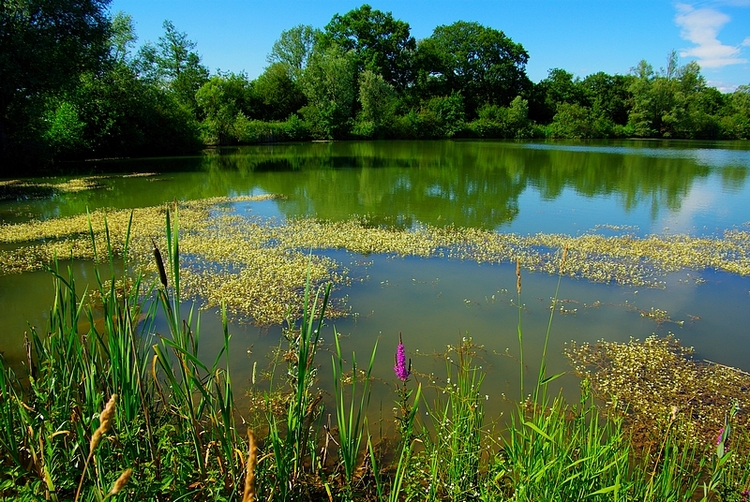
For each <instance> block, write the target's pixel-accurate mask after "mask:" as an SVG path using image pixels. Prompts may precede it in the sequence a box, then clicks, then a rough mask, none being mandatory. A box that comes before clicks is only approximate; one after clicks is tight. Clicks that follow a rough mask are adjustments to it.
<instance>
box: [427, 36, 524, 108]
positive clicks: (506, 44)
mask: <svg viewBox="0 0 750 502" xmlns="http://www.w3.org/2000/svg"><path fill="white" fill-rule="evenodd" d="M418 51H419V52H420V53H421V55H420V61H421V62H422V63H421V64H422V67H421V68H420V70H421V71H422V72H423V73H425V74H427V75H428V76H427V77H426V78H425V81H424V82H423V83H422V85H423V86H424V87H425V88H426V92H427V93H429V94H431V95H448V94H451V93H460V94H461V95H463V97H464V100H465V103H466V114H467V116H468V117H469V118H474V117H475V116H476V113H477V110H478V108H480V107H481V106H482V105H485V104H491V105H500V106H508V105H509V104H510V102H511V101H512V100H513V99H514V98H515V97H516V96H518V95H521V94H523V93H524V92H525V91H526V89H527V88H528V87H529V85H530V82H529V80H528V78H527V77H526V62H527V61H528V58H529V55H528V53H527V52H526V51H525V49H524V48H523V46H522V45H520V44H517V43H515V42H513V41H512V40H511V39H510V38H508V37H507V36H505V34H504V33H503V32H501V31H498V30H495V29H492V28H487V27H485V26H482V25H480V24H478V23H469V22H465V21H458V22H456V23H453V24H451V25H447V26H438V27H437V28H435V30H434V31H433V33H432V35H431V36H430V37H429V38H427V39H425V40H423V41H422V42H421V43H420V45H419V48H418Z"/></svg>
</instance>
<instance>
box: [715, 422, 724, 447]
mask: <svg viewBox="0 0 750 502" xmlns="http://www.w3.org/2000/svg"><path fill="white" fill-rule="evenodd" d="M723 440H724V427H722V428H721V429H719V436H718V437H717V438H716V446H719V445H720V444H721V442H722V441H723Z"/></svg>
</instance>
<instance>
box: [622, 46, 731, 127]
mask: <svg viewBox="0 0 750 502" xmlns="http://www.w3.org/2000/svg"><path fill="white" fill-rule="evenodd" d="M631 73H632V74H633V78H632V79H631V84H630V88H629V91H630V93H631V94H632V96H633V105H632V107H631V109H630V114H629V116H628V125H629V126H630V127H631V128H632V129H633V131H634V133H635V135H637V136H645V137H663V138H698V137H701V138H713V137H717V136H718V135H719V132H720V131H719V119H718V118H717V117H716V116H715V114H716V113H718V109H719V108H721V105H722V103H721V101H723V99H721V98H717V96H716V95H715V94H714V93H711V92H710V91H707V87H706V81H705V78H704V77H703V76H702V75H701V74H700V66H699V65H698V63H696V62H695V61H692V62H690V63H688V64H686V65H684V66H678V65H677V60H676V56H675V55H674V53H670V57H669V58H668V65H667V68H666V69H662V70H661V72H659V73H658V74H657V73H654V71H653V68H652V67H651V66H650V65H649V64H648V63H646V62H645V61H642V62H641V63H640V64H639V65H638V67H636V68H634V69H633V70H631Z"/></svg>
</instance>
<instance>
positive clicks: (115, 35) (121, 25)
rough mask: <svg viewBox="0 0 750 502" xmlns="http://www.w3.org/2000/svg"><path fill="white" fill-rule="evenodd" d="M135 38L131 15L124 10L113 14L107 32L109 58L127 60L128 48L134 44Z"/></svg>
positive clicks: (118, 60) (118, 61)
mask: <svg viewBox="0 0 750 502" xmlns="http://www.w3.org/2000/svg"><path fill="white" fill-rule="evenodd" d="M137 39H138V37H136V35H135V28H134V27H133V17H132V16H131V15H130V14H125V13H124V12H118V13H117V14H115V17H113V18H112V24H111V26H110V32H109V57H110V60H111V61H114V62H116V63H126V62H128V59H129V58H128V56H129V55H130V48H131V47H132V46H133V45H135V42H136V40H137Z"/></svg>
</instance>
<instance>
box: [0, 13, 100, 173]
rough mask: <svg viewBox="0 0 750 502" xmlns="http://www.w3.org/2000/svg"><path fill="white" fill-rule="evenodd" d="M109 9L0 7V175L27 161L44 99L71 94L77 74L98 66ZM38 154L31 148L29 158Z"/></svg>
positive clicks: (36, 138)
mask: <svg viewBox="0 0 750 502" xmlns="http://www.w3.org/2000/svg"><path fill="white" fill-rule="evenodd" d="M108 4H109V0H15V1H12V2H9V1H2V2H0V160H1V161H2V162H0V164H2V165H3V167H2V171H1V172H2V173H3V174H5V173H8V170H9V169H10V165H11V162H10V161H11V160H13V159H15V158H17V157H23V158H28V157H29V153H31V152H29V151H28V146H30V145H34V144H37V142H38V141H40V138H39V136H38V127H37V126H36V125H35V124H34V122H35V121H36V120H38V118H39V116H40V115H39V110H40V109H41V108H42V106H43V103H44V101H45V100H46V95H47V94H48V93H56V92H59V91H61V90H63V89H70V88H72V87H73V86H74V85H75V84H76V82H77V78H78V76H79V75H80V73H81V71H82V70H85V69H96V68H98V67H99V66H100V65H101V62H102V60H103V58H105V56H106V53H107V43H106V42H107V34H108V30H109V21H108V18H107V13H106V8H107V5H108ZM68 116H70V115H68ZM24 145H26V147H24ZM24 148H26V149H27V150H26V152H23V149H24ZM40 154H41V152H40V151H39V149H38V148H35V151H34V152H33V154H32V155H34V156H36V157H39V156H40Z"/></svg>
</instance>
